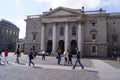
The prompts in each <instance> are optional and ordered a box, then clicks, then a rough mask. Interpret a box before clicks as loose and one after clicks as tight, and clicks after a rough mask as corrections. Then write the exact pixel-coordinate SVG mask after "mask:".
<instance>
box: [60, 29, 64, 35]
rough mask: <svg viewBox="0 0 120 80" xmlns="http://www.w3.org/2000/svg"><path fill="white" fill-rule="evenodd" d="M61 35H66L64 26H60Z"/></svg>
mask: <svg viewBox="0 0 120 80" xmlns="http://www.w3.org/2000/svg"><path fill="white" fill-rule="evenodd" d="M60 35H64V27H60Z"/></svg>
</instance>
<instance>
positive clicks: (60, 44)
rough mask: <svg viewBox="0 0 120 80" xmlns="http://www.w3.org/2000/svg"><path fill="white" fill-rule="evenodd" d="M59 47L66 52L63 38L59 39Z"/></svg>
mask: <svg viewBox="0 0 120 80" xmlns="http://www.w3.org/2000/svg"><path fill="white" fill-rule="evenodd" d="M58 48H59V49H61V51H62V53H63V52H64V41H63V40H60V41H59V43H58Z"/></svg>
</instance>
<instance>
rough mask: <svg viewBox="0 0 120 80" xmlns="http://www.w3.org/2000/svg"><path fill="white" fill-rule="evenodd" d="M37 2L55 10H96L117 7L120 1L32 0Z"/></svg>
mask: <svg viewBox="0 0 120 80" xmlns="http://www.w3.org/2000/svg"><path fill="white" fill-rule="evenodd" d="M34 1H38V2H41V3H42V2H45V3H49V6H50V7H52V8H56V7H58V6H64V7H69V8H81V7H82V6H84V7H85V8H86V9H96V8H98V7H103V6H111V5H113V6H119V3H120V0H114V1H113V0H34Z"/></svg>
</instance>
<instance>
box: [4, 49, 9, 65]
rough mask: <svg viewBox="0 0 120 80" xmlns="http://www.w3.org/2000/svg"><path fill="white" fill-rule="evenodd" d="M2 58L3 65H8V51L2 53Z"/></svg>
mask: <svg viewBox="0 0 120 80" xmlns="http://www.w3.org/2000/svg"><path fill="white" fill-rule="evenodd" d="M4 56H5V61H4V63H7V64H8V50H7V49H6V50H5V52H4Z"/></svg>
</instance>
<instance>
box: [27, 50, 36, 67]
mask: <svg viewBox="0 0 120 80" xmlns="http://www.w3.org/2000/svg"><path fill="white" fill-rule="evenodd" d="M28 57H29V66H30V65H31V63H32V64H33V66H34V65H35V63H34V62H33V61H32V59H34V52H33V51H32V49H30V52H29V53H28Z"/></svg>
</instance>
